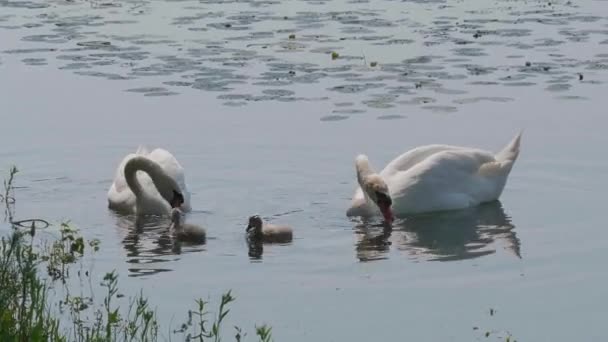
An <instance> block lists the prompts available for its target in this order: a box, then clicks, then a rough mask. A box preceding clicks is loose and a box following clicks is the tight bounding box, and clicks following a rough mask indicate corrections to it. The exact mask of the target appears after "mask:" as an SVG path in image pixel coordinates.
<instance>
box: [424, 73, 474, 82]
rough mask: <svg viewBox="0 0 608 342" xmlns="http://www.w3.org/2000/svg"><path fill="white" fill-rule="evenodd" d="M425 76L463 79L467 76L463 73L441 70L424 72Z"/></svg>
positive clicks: (441, 78) (440, 78) (442, 78)
mask: <svg viewBox="0 0 608 342" xmlns="http://www.w3.org/2000/svg"><path fill="white" fill-rule="evenodd" d="M426 75H427V77H430V78H435V79H439V80H464V79H466V78H468V76H467V75H464V74H452V73H449V72H446V71H441V72H429V73H427V74H426Z"/></svg>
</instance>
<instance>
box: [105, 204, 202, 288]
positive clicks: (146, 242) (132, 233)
mask: <svg viewBox="0 0 608 342" xmlns="http://www.w3.org/2000/svg"><path fill="white" fill-rule="evenodd" d="M116 225H117V227H118V228H119V229H120V231H121V232H120V233H121V234H124V237H123V239H122V244H123V246H124V248H125V250H126V251H127V262H128V263H129V264H131V265H132V266H131V267H129V272H130V274H129V276H132V277H137V276H143V275H150V274H156V273H159V272H168V271H171V269H170V268H167V267H162V266H163V264H165V263H167V262H170V261H174V260H177V259H178V257H177V255H180V254H182V253H190V252H200V251H204V250H205V248H204V245H202V246H201V245H186V244H184V243H182V242H181V241H179V240H177V239H175V238H174V237H173V235H172V234H171V232H170V231H169V225H170V221H169V220H168V219H166V218H160V217H155V216H147V217H143V218H138V219H135V218H134V216H132V215H129V216H124V215H116Z"/></svg>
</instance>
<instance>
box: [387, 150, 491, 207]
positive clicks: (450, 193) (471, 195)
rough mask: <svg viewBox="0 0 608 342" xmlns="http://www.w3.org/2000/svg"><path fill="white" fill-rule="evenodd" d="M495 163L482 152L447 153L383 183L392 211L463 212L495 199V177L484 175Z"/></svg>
mask: <svg viewBox="0 0 608 342" xmlns="http://www.w3.org/2000/svg"><path fill="white" fill-rule="evenodd" d="M495 163H496V161H495V159H494V156H493V155H492V154H491V153H489V152H486V151H482V150H476V149H466V148H457V149H448V150H443V151H441V152H437V153H434V154H431V155H430V156H428V157H427V158H426V159H424V160H422V161H420V162H418V163H417V164H415V165H413V166H411V167H409V168H408V169H407V170H405V171H398V172H396V173H393V174H392V175H390V176H389V177H388V179H387V180H386V181H387V183H388V187H389V189H391V196H393V201H394V202H395V203H396V204H397V205H398V206H399V208H395V209H396V211H407V212H411V213H415V212H421V211H435V210H450V209H456V208H464V207H468V206H471V205H475V204H478V203H481V202H485V201H488V200H491V199H492V198H493V197H495V196H496V192H497V191H498V189H497V187H498V186H497V185H498V183H497V182H496V181H495V179H493V177H494V176H495V175H496V174H495V173H491V174H488V173H486V171H491V170H493V169H494V167H493V166H492V165H493V164H495ZM481 170H483V172H484V173H483V174H482V173H480V171H481ZM488 176H490V177H488ZM501 190H502V189H500V191H501Z"/></svg>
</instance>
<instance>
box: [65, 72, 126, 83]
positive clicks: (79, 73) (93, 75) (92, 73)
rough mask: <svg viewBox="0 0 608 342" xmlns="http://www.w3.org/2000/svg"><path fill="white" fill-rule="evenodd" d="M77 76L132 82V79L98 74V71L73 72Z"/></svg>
mask: <svg viewBox="0 0 608 342" xmlns="http://www.w3.org/2000/svg"><path fill="white" fill-rule="evenodd" d="M74 73H75V74H77V75H82V76H92V77H102V78H106V79H108V80H112V81H123V80H132V79H133V77H129V76H123V75H119V74H113V73H106V72H99V71H75V72H74Z"/></svg>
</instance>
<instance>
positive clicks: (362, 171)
mask: <svg viewBox="0 0 608 342" xmlns="http://www.w3.org/2000/svg"><path fill="white" fill-rule="evenodd" d="M355 167H356V169H357V180H358V181H359V185H360V186H361V190H363V192H364V193H365V195H366V196H367V197H368V198H369V199H370V200H372V202H374V204H376V205H377V206H378V208H379V209H380V212H381V213H382V216H384V219H385V220H386V222H387V223H389V224H390V223H392V222H393V220H394V219H395V217H394V215H393V210H392V209H391V206H392V205H393V200H392V199H391V195H390V193H389V191H388V185H386V182H384V179H382V177H380V175H378V174H377V173H374V172H373V171H372V167H371V166H370V164H369V160H368V159H367V156H366V155H364V154H360V155H358V156H357V158H356V159H355Z"/></svg>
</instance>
